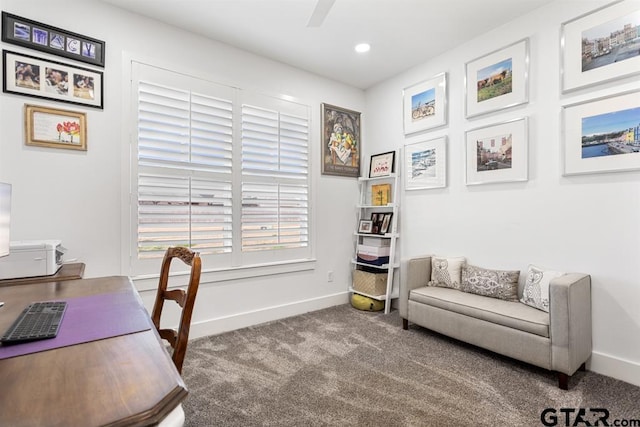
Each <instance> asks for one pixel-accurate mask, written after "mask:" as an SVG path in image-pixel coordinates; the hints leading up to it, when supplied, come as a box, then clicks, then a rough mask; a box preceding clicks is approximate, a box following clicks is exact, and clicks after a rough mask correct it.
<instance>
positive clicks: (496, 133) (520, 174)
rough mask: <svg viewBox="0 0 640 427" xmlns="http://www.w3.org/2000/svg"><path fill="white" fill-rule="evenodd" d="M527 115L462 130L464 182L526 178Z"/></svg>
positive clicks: (488, 181)
mask: <svg viewBox="0 0 640 427" xmlns="http://www.w3.org/2000/svg"><path fill="white" fill-rule="evenodd" d="M528 139H529V138H528V119H527V118H526V117H525V118H522V119H514V120H510V121H507V122H503V123H498V124H495V125H490V126H485V127H481V128H477V129H473V130H470V131H467V132H466V138H465V140H466V150H465V151H466V182H467V185H476V184H489V183H494V182H510V181H526V180H527V179H528V162H529V160H528V159H529V156H528V145H529V144H528Z"/></svg>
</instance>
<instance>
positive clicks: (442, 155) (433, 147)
mask: <svg viewBox="0 0 640 427" xmlns="http://www.w3.org/2000/svg"><path fill="white" fill-rule="evenodd" d="M404 165H405V167H404V170H405V171H406V173H405V184H404V188H405V190H421V189H431V188H444V187H446V186H447V136H442V137H439V138H434V139H430V140H426V141H419V142H413V143H410V144H406V145H405V146H404Z"/></svg>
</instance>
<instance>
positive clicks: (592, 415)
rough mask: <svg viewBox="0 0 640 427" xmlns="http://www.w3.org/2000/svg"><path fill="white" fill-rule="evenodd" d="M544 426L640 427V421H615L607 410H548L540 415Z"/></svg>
mask: <svg viewBox="0 0 640 427" xmlns="http://www.w3.org/2000/svg"><path fill="white" fill-rule="evenodd" d="M540 421H541V422H542V425H544V426H547V427H555V426H565V427H576V426H585V427H589V426H605V427H606V426H612V427H640V419H638V420H633V419H621V420H619V419H614V418H612V417H611V415H610V414H609V410H608V409H605V408H559V409H556V408H546V409H545V410H543V411H542V412H541V413H540Z"/></svg>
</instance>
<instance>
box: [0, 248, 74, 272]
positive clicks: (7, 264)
mask: <svg viewBox="0 0 640 427" xmlns="http://www.w3.org/2000/svg"><path fill="white" fill-rule="evenodd" d="M65 252H66V249H65V248H64V247H62V244H61V242H60V240H21V241H13V242H11V243H10V251H9V255H8V256H6V257H3V258H0V280H4V279H18V278H22V277H36V276H50V275H52V274H56V273H57V272H58V270H59V269H60V267H62V256H63V255H64V253H65Z"/></svg>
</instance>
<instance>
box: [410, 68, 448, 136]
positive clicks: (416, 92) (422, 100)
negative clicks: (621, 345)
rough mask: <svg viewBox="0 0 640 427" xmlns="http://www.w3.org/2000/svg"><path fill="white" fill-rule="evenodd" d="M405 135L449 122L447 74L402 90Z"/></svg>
mask: <svg viewBox="0 0 640 427" xmlns="http://www.w3.org/2000/svg"><path fill="white" fill-rule="evenodd" d="M402 98H403V109H402V111H403V113H402V114H403V117H404V133H405V135H408V134H411V133H415V132H420V131H424V130H427V129H433V128H436V127H440V126H444V125H446V124H447V74H446V73H441V74H438V75H436V76H434V77H432V78H430V79H429V80H425V81H423V82H420V83H416V84H415V85H413V86H409V87H407V88H405V89H404V90H403V91H402Z"/></svg>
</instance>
